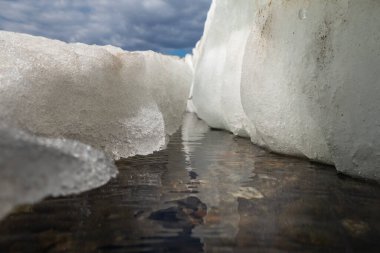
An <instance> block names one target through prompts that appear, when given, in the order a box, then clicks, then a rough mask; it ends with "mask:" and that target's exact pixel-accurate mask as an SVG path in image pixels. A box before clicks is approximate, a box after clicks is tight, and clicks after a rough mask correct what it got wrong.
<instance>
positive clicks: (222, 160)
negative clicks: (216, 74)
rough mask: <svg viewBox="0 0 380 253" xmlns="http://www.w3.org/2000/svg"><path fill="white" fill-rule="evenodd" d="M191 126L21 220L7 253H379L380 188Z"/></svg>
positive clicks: (13, 225)
mask: <svg viewBox="0 0 380 253" xmlns="http://www.w3.org/2000/svg"><path fill="white" fill-rule="evenodd" d="M184 122H185V123H184V127H183V128H182V131H181V132H179V133H177V134H176V135H175V136H173V138H171V141H170V143H169V144H168V148H167V149H166V150H164V151H161V152H157V153H155V154H153V155H150V156H146V157H142V156H138V157H134V158H130V159H125V160H121V161H119V162H118V167H119V169H120V174H119V177H118V178H116V179H114V180H113V181H111V182H110V183H109V184H107V185H106V186H104V187H101V188H99V189H96V190H93V191H90V192H86V193H83V194H81V195H76V196H71V197H65V198H51V199H47V200H45V201H43V202H41V203H39V204H36V205H32V206H24V207H20V208H18V210H15V212H14V213H13V214H11V215H10V216H9V217H8V218H7V219H5V220H3V221H2V222H1V223H0V252H7V253H13V252H39V253H40V252H54V253H56V252H256V251H257V252H297V251H299V252H321V251H322V252H377V249H378V248H379V246H380V240H379V239H380V201H379V199H378V196H379V193H380V188H379V186H378V185H374V184H370V183H363V182H360V181H356V180H352V179H350V178H346V177H339V176H337V175H336V173H335V170H334V169H333V168H331V167H327V166H322V165H317V164H313V163H309V162H307V161H303V160H299V159H293V158H288V157H282V156H277V155H274V154H270V153H267V152H265V151H264V150H261V149H259V148H257V147H255V146H253V145H251V143H250V142H249V141H248V140H246V139H241V138H237V137H234V136H233V135H230V134H228V133H225V132H221V131H210V130H209V129H208V127H207V126H206V125H205V124H204V123H203V122H202V121H200V120H198V119H197V118H196V117H195V116H193V115H190V114H189V115H187V116H186V118H185V121H184Z"/></svg>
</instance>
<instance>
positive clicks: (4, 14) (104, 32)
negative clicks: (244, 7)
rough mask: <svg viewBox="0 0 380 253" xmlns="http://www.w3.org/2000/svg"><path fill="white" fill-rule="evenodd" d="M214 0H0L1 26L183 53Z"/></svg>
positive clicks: (71, 39) (128, 47)
mask: <svg viewBox="0 0 380 253" xmlns="http://www.w3.org/2000/svg"><path fill="white" fill-rule="evenodd" d="M210 3H211V0H0V30H7V31H15V32H23V33H29V34H33V35H42V36H45V37H49V38H54V39H59V40H63V41H67V42H83V43H87V44H99V45H106V44H111V45H114V46H119V47H122V48H123V49H126V50H149V49H150V50H154V51H159V52H162V53H166V54H177V55H184V54H185V53H186V52H190V51H191V49H192V48H193V47H194V45H195V43H196V42H197V41H198V40H199V39H200V37H201V35H202V32H203V26H204V22H205V19H206V15H207V11H208V9H209V6H210Z"/></svg>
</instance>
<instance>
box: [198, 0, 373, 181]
mask: <svg viewBox="0 0 380 253" xmlns="http://www.w3.org/2000/svg"><path fill="white" fill-rule="evenodd" d="M379 13H380V2H379V1H374V0H363V1H355V0H337V1H329V0H321V1H306V0H290V1H289V0H278V1H277V0H276V1H273V0H253V1H246V0H236V1H227V0H214V1H213V4H212V7H211V10H210V12H209V15H208V20H207V22H206V27H205V32H204V35H203V38H202V40H201V41H200V42H199V43H198V46H197V48H196V49H195V52H196V54H197V56H196V59H197V60H195V61H193V62H194V69H195V77H194V84H193V85H194V87H193V89H194V94H193V102H194V104H195V107H196V112H197V114H198V115H199V117H201V118H202V119H204V120H205V121H206V122H207V123H208V124H209V125H210V126H213V127H217V128H224V129H227V130H230V131H232V132H234V133H238V134H240V135H245V133H244V132H242V131H236V129H238V130H239V129H245V131H246V132H247V133H248V134H249V135H250V136H251V139H252V141H253V142H254V143H257V144H259V145H262V146H265V147H267V148H269V149H271V150H274V151H276V152H279V153H285V154H291V155H296V156H304V157H307V158H309V159H312V160H316V161H321V162H325V163H330V164H335V165H336V167H337V169H338V170H339V171H342V172H344V173H347V174H351V175H354V176H359V177H366V178H372V179H377V180H380V109H379V108H380V71H379V70H378V69H379V66H380V16H379V15H378V14H379ZM226 83H227V84H226ZM237 91H238V92H237ZM239 107H241V108H242V109H243V110H240V109H239V110H237V108H239ZM242 111H243V112H242ZM229 115H240V118H239V117H235V118H239V119H240V120H238V121H237V122H240V125H241V126H242V127H235V128H234V127H231V126H238V124H230V123H231V122H234V120H231V119H233V118H231V117H230V116H229ZM245 119H248V120H245ZM246 122H248V123H246ZM247 125H248V127H247ZM244 126H245V127H244Z"/></svg>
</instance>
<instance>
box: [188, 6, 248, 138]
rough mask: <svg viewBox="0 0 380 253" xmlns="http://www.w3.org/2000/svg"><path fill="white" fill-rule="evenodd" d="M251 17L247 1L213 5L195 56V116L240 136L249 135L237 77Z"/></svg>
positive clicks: (239, 75) (238, 76) (239, 76)
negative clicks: (196, 114) (197, 115)
mask: <svg viewBox="0 0 380 253" xmlns="http://www.w3.org/2000/svg"><path fill="white" fill-rule="evenodd" d="M253 14H254V12H253V5H252V4H251V3H250V1H228V0H221V1H217V2H216V1H214V2H213V3H212V5H211V9H210V11H209V13H208V19H207V22H206V25H205V31H204V35H203V38H202V40H201V42H200V43H199V44H198V45H197V47H196V49H195V52H194V55H195V56H194V67H195V77H194V84H195V85H194V87H193V102H194V104H195V108H196V112H197V113H198V114H199V116H200V117H201V118H202V119H204V120H206V121H207V123H208V124H209V125H210V126H212V127H215V128H224V129H227V130H230V131H231V132H233V133H235V134H240V135H247V132H250V131H249V127H248V124H247V123H248V122H247V117H246V116H245V114H244V111H243V108H242V105H241V101H240V78H241V74H240V73H241V67H242V64H241V62H242V60H243V56H244V50H242V49H243V48H244V47H245V44H246V41H247V39H246V38H247V37H248V35H249V29H250V27H249V20H250V19H251V17H252V16H253ZM229 17H234V18H229Z"/></svg>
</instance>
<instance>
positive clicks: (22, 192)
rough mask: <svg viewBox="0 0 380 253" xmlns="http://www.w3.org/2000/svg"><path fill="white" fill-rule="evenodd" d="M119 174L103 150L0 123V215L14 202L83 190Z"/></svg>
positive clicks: (31, 201)
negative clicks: (1, 125)
mask: <svg viewBox="0 0 380 253" xmlns="http://www.w3.org/2000/svg"><path fill="white" fill-rule="evenodd" d="M116 174H117V169H116V167H115V165H114V164H113V161H112V160H110V159H109V158H107V157H106V156H105V155H104V153H103V152H100V151H97V150H95V149H93V148H91V147H89V146H87V145H84V144H81V143H79V142H76V141H69V140H65V139H49V138H39V137H34V136H32V135H29V134H26V133H25V132H22V131H19V130H15V129H9V128H5V127H0V218H1V217H3V216H4V215H5V214H7V213H8V212H9V211H10V210H11V209H12V208H13V207H14V206H15V205H18V204H26V203H33V202H36V201H38V200H40V199H42V198H43V197H46V196H58V195H67V194H72V193H78V192H82V191H85V190H88V189H92V188H95V187H98V186H100V185H103V184H105V183H106V182H107V181H108V180H109V179H110V178H112V177H114V176H115V175H116Z"/></svg>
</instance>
